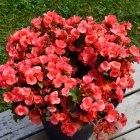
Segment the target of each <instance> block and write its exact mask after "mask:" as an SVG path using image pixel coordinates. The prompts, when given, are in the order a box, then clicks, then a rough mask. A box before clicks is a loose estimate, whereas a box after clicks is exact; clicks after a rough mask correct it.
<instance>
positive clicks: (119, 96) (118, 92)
mask: <svg viewBox="0 0 140 140" xmlns="http://www.w3.org/2000/svg"><path fill="white" fill-rule="evenodd" d="M115 93H116V95H117V99H118V101H119V102H120V103H121V102H122V100H123V97H124V92H123V90H122V89H121V88H120V87H118V88H117V89H116V91H115Z"/></svg>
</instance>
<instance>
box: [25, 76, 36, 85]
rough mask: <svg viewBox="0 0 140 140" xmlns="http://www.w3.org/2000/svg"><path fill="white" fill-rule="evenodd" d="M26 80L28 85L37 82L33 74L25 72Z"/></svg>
mask: <svg viewBox="0 0 140 140" xmlns="http://www.w3.org/2000/svg"><path fill="white" fill-rule="evenodd" d="M26 82H27V84H29V85H35V84H36V83H37V79H36V77H35V76H33V75H31V74H27V75H26Z"/></svg>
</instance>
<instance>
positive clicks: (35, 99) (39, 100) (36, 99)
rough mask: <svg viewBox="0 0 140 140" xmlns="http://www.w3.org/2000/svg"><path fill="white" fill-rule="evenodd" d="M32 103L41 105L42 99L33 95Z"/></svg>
mask: <svg viewBox="0 0 140 140" xmlns="http://www.w3.org/2000/svg"><path fill="white" fill-rule="evenodd" d="M34 102H35V103H36V104H41V103H42V102H43V99H42V97H41V96H40V95H35V96H34Z"/></svg>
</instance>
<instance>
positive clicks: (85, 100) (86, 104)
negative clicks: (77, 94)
mask: <svg viewBox="0 0 140 140" xmlns="http://www.w3.org/2000/svg"><path fill="white" fill-rule="evenodd" d="M92 103H93V99H92V98H91V97H85V98H83V100H82V104H81V105H80V108H81V109H82V110H85V111H88V110H89V108H90V107H91V105H92Z"/></svg>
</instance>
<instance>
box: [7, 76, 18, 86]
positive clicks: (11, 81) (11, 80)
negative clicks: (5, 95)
mask: <svg viewBox="0 0 140 140" xmlns="http://www.w3.org/2000/svg"><path fill="white" fill-rule="evenodd" d="M16 82H17V80H16V76H15V75H14V74H11V75H8V77H7V80H6V83H7V84H8V85H13V84H15V83H16Z"/></svg>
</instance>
